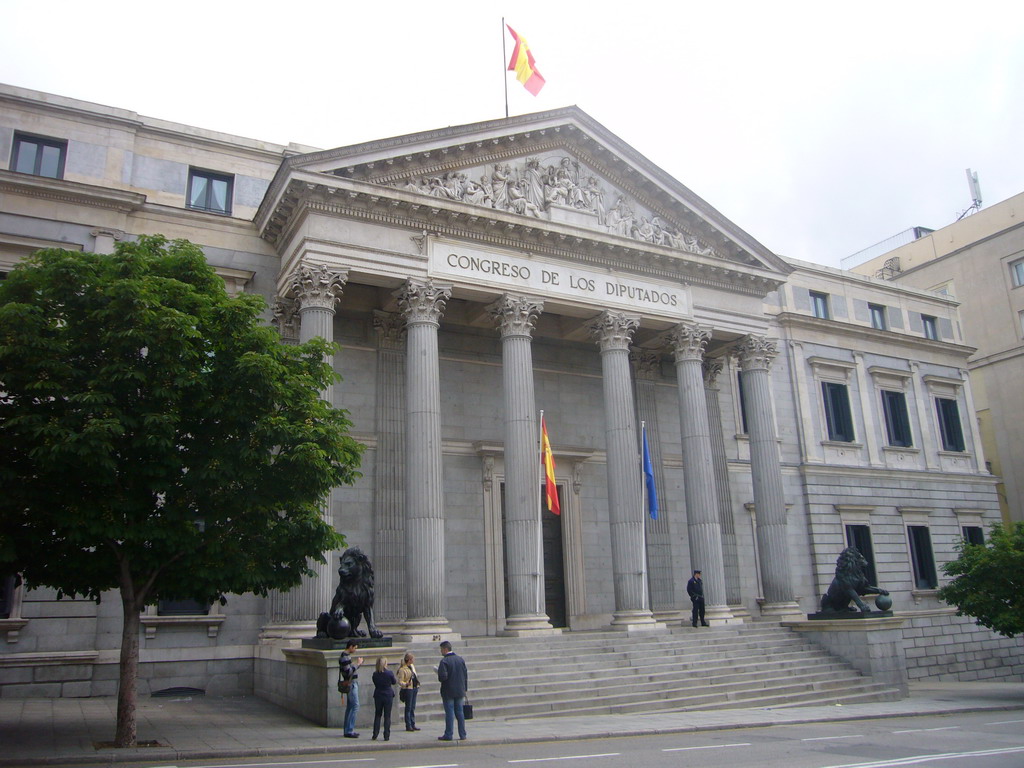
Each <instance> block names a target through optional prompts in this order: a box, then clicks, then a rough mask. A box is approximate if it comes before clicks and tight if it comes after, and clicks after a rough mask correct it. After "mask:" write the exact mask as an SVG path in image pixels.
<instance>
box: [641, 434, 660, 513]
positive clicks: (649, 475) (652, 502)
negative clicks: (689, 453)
mask: <svg viewBox="0 0 1024 768" xmlns="http://www.w3.org/2000/svg"><path fill="white" fill-rule="evenodd" d="M642 431H643V439H644V483H645V484H646V485H647V511H648V512H650V513H651V520H657V519H658V489H657V488H655V487H654V467H653V466H652V465H651V449H650V447H649V446H648V445H647V425H646V424H645V425H644V427H643V430H642Z"/></svg>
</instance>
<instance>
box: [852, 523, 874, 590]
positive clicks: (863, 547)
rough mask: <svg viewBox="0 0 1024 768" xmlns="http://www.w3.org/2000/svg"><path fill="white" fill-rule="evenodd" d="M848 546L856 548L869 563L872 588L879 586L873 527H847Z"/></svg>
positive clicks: (869, 580)
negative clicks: (872, 543)
mask: <svg viewBox="0 0 1024 768" xmlns="http://www.w3.org/2000/svg"><path fill="white" fill-rule="evenodd" d="M846 546H848V547H856V548H857V551H858V552H860V553H861V554H862V555H864V559H865V560H867V561H868V572H867V577H868V583H869V584H871V585H872V586H875V585H877V584H878V575H877V572H876V571H875V549H874V547H872V546H871V526H869V525H848V526H846Z"/></svg>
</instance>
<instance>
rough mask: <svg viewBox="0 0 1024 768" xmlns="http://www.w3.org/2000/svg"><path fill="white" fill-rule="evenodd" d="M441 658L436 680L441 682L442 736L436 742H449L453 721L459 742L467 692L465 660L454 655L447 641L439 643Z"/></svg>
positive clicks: (462, 735) (462, 737) (463, 728)
mask: <svg viewBox="0 0 1024 768" xmlns="http://www.w3.org/2000/svg"><path fill="white" fill-rule="evenodd" d="M441 656H443V657H444V658H442V659H441V663H440V664H438V665H437V679H438V680H439V681H440V682H441V703H442V704H443V705H444V736H438V737H437V740H438V741H451V740H452V728H453V726H454V725H455V722H454V721H456V720H458V723H459V741H465V739H466V718H465V715H464V714H463V709H462V708H463V705H464V704H465V703H466V691H467V690H469V671H468V670H467V669H466V662H465V660H464V659H463V658H462V657H461V656H458V655H456V653H455V652H454V651H453V650H452V644H451V643H449V642H448V641H447V640H445V641H444V642H443V643H441Z"/></svg>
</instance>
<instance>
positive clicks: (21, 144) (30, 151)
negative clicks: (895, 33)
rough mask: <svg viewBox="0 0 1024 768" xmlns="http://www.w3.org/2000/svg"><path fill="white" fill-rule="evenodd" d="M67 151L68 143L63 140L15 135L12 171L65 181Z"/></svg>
mask: <svg viewBox="0 0 1024 768" xmlns="http://www.w3.org/2000/svg"><path fill="white" fill-rule="evenodd" d="M67 150H68V143H67V141H63V140H61V139H51V138H47V137H45V136H31V135H29V134H25V133H15V134H14V144H13V147H12V149H11V170H12V171H17V172H18V173H28V174H31V175H33V176H45V177H46V178H49V179H63V178H64V160H65V158H66V157H67Z"/></svg>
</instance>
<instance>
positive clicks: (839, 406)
mask: <svg viewBox="0 0 1024 768" xmlns="http://www.w3.org/2000/svg"><path fill="white" fill-rule="evenodd" d="M821 394H822V397H823V398H824V401H825V426H826V427H827V428H828V439H829V440H835V441H836V442H840V443H852V442H853V416H852V415H851V413H850V394H849V392H848V391H847V389H846V385H845V384H837V383H835V382H832V381H823V382H821Z"/></svg>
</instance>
